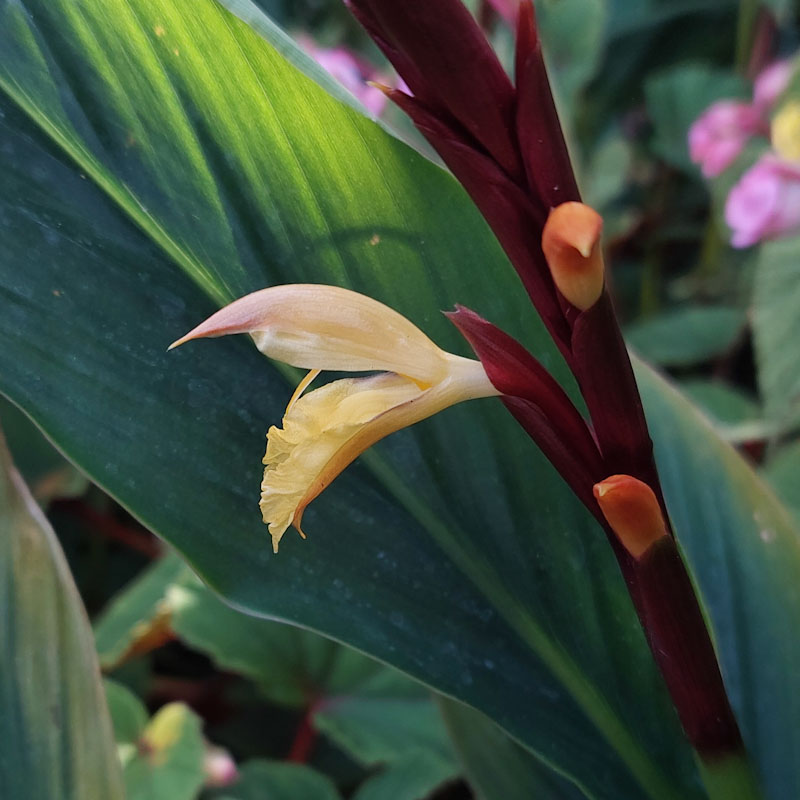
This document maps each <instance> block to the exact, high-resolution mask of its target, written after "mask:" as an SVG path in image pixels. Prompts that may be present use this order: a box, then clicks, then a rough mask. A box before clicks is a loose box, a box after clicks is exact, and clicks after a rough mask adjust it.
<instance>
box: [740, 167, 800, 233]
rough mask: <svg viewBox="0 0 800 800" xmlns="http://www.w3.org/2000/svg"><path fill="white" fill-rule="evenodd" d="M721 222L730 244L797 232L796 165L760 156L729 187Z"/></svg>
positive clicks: (799, 183) (799, 170)
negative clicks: (727, 226) (725, 225)
mask: <svg viewBox="0 0 800 800" xmlns="http://www.w3.org/2000/svg"><path fill="white" fill-rule="evenodd" d="M725 221H726V222H727V223H728V225H729V226H730V228H731V229H732V231H733V236H732V237H731V244H732V245H733V246H734V247H750V245H753V244H756V242H761V241H763V240H764V239H774V238H776V237H779V236H783V235H785V234H787V233H792V232H794V231H800V165H797V164H792V163H789V162H786V161H782V160H781V159H779V158H777V157H776V156H774V155H772V154H771V153H767V154H766V155H764V156H762V157H761V158H760V159H759V160H758V161H757V162H756V163H755V165H753V166H752V167H751V168H750V169H749V170H747V172H745V173H744V175H742V177H741V178H740V179H739V182H738V183H737V184H736V185H735V186H734V187H733V189H731V191H730V194H729V195H728V199H727V202H726V203H725Z"/></svg>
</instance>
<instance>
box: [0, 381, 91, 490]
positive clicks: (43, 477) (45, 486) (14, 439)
mask: <svg viewBox="0 0 800 800" xmlns="http://www.w3.org/2000/svg"><path fill="white" fill-rule="evenodd" d="M0 423H2V426H3V430H4V431H5V433H6V438H7V441H8V449H9V451H10V452H11V457H12V458H13V460H14V464H15V465H16V467H17V469H18V470H19V471H20V474H21V475H22V477H23V479H24V480H25V482H26V483H27V485H28V486H29V487H30V490H31V494H33V496H34V497H35V498H36V500H38V501H39V502H40V503H42V504H44V505H46V504H47V503H48V502H49V501H50V500H52V499H54V498H56V497H77V496H79V495H81V494H83V493H84V492H85V491H86V488H87V486H88V485H89V482H88V481H87V480H86V478H85V477H84V476H83V475H82V474H81V473H80V472H79V471H78V470H77V469H75V467H73V466H72V464H70V463H69V462H68V461H66V460H65V459H64V458H63V456H62V455H61V454H60V453H59V452H58V451H57V450H56V449H55V448H54V447H53V445H51V444H50V442H48V441H47V439H45V438H44V436H42V433H41V431H39V430H38V429H37V427H36V426H35V425H34V424H33V423H32V422H31V421H30V420H29V419H28V417H27V416H26V415H25V414H24V413H23V412H22V411H20V410H19V409H18V408H17V407H16V406H14V405H12V404H11V403H9V402H8V401H7V400H5V399H3V398H2V397H0Z"/></svg>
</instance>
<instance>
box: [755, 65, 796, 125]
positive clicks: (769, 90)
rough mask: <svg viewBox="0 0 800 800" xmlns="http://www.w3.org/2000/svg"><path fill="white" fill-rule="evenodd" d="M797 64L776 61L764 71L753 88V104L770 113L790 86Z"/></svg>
mask: <svg viewBox="0 0 800 800" xmlns="http://www.w3.org/2000/svg"><path fill="white" fill-rule="evenodd" d="M794 69H795V64H794V61H793V60H791V59H786V60H785V61H776V62H774V63H773V64H770V65H769V66H768V67H767V68H766V69H764V70H762V71H761V73H760V74H759V76H758V77H757V78H756V82H755V85H754V87H753V103H754V105H755V106H756V107H757V108H758V109H759V110H761V111H762V112H767V111H769V109H770V108H772V106H774V105H775V103H776V101H777V100H778V98H779V97H780V96H781V95H782V94H783V93H784V91H785V90H786V87H787V86H788V85H789V81H790V80H791V77H792V73H793V72H794Z"/></svg>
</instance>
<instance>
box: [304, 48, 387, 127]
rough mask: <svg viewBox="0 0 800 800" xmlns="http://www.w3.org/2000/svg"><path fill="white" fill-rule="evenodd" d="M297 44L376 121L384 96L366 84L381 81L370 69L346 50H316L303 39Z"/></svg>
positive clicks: (383, 105)
mask: <svg viewBox="0 0 800 800" xmlns="http://www.w3.org/2000/svg"><path fill="white" fill-rule="evenodd" d="M298 41H299V43H300V45H301V46H302V48H303V49H304V50H305V51H306V52H307V53H308V54H309V55H310V56H311V57H312V58H313V59H314V60H315V61H316V62H317V64H319V65H320V66H321V67H322V68H323V69H325V70H327V71H328V72H329V73H330V74H331V75H332V76H333V77H334V78H336V80H337V81H339V83H341V84H342V86H344V88H345V89H347V91H349V92H350V94H352V95H353V96H354V97H356V98H357V99H358V100H360V101H361V104H362V105H363V106H364V107H365V108H366V109H367V111H369V112H370V113H371V114H373V115H374V116H376V117H377V116H380V114H381V113H382V112H383V109H384V108H385V107H386V95H384V94H383V92H381V91H380V89H375V88H374V87H372V86H369V85H368V84H367V81H370V80H379V79H380V78H381V76H380V75H379V74H378V73H377V71H376V70H375V69H373V68H372V66H371V65H369V64H368V63H367V62H365V61H364V60H363V59H361V58H358V57H357V56H356V55H354V54H353V53H351V52H350V51H349V50H347V48H345V47H334V48H331V49H326V48H323V47H317V45H316V44H315V43H314V42H313V41H312V40H311V39H309V38H308V37H305V36H304V37H301V38H300V39H299V40H298ZM384 82H385V79H384Z"/></svg>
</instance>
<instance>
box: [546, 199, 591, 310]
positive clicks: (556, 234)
mask: <svg viewBox="0 0 800 800" xmlns="http://www.w3.org/2000/svg"><path fill="white" fill-rule="evenodd" d="M602 231H603V219H602V217H601V216H600V215H599V214H598V213H597V212H596V211H595V210H594V209H593V208H590V207H589V206H587V205H584V204H583V203H575V202H569V203H562V204H561V205H560V206H557V207H556V208H554V209H553V210H552V211H551V212H550V216H549V217H548V218H547V222H546V223H545V226H544V231H543V232H542V250H543V251H544V256H545V258H546V259H547V264H548V266H549V267H550V272H551V274H552V276H553V281H555V284H556V286H557V287H558V291H559V292H561V294H562V295H564V297H565V298H566V299H567V300H569V302H570V303H572V305H574V306H575V307H576V308H579V309H580V310H581V311H586V309H588V308H591V307H592V306H593V305H594V304H595V303H596V302H597V300H598V299H599V298H600V295H601V294H602V292H603V281H604V271H605V267H604V265H603V253H602V251H601V249H600V234H601V233H602Z"/></svg>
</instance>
